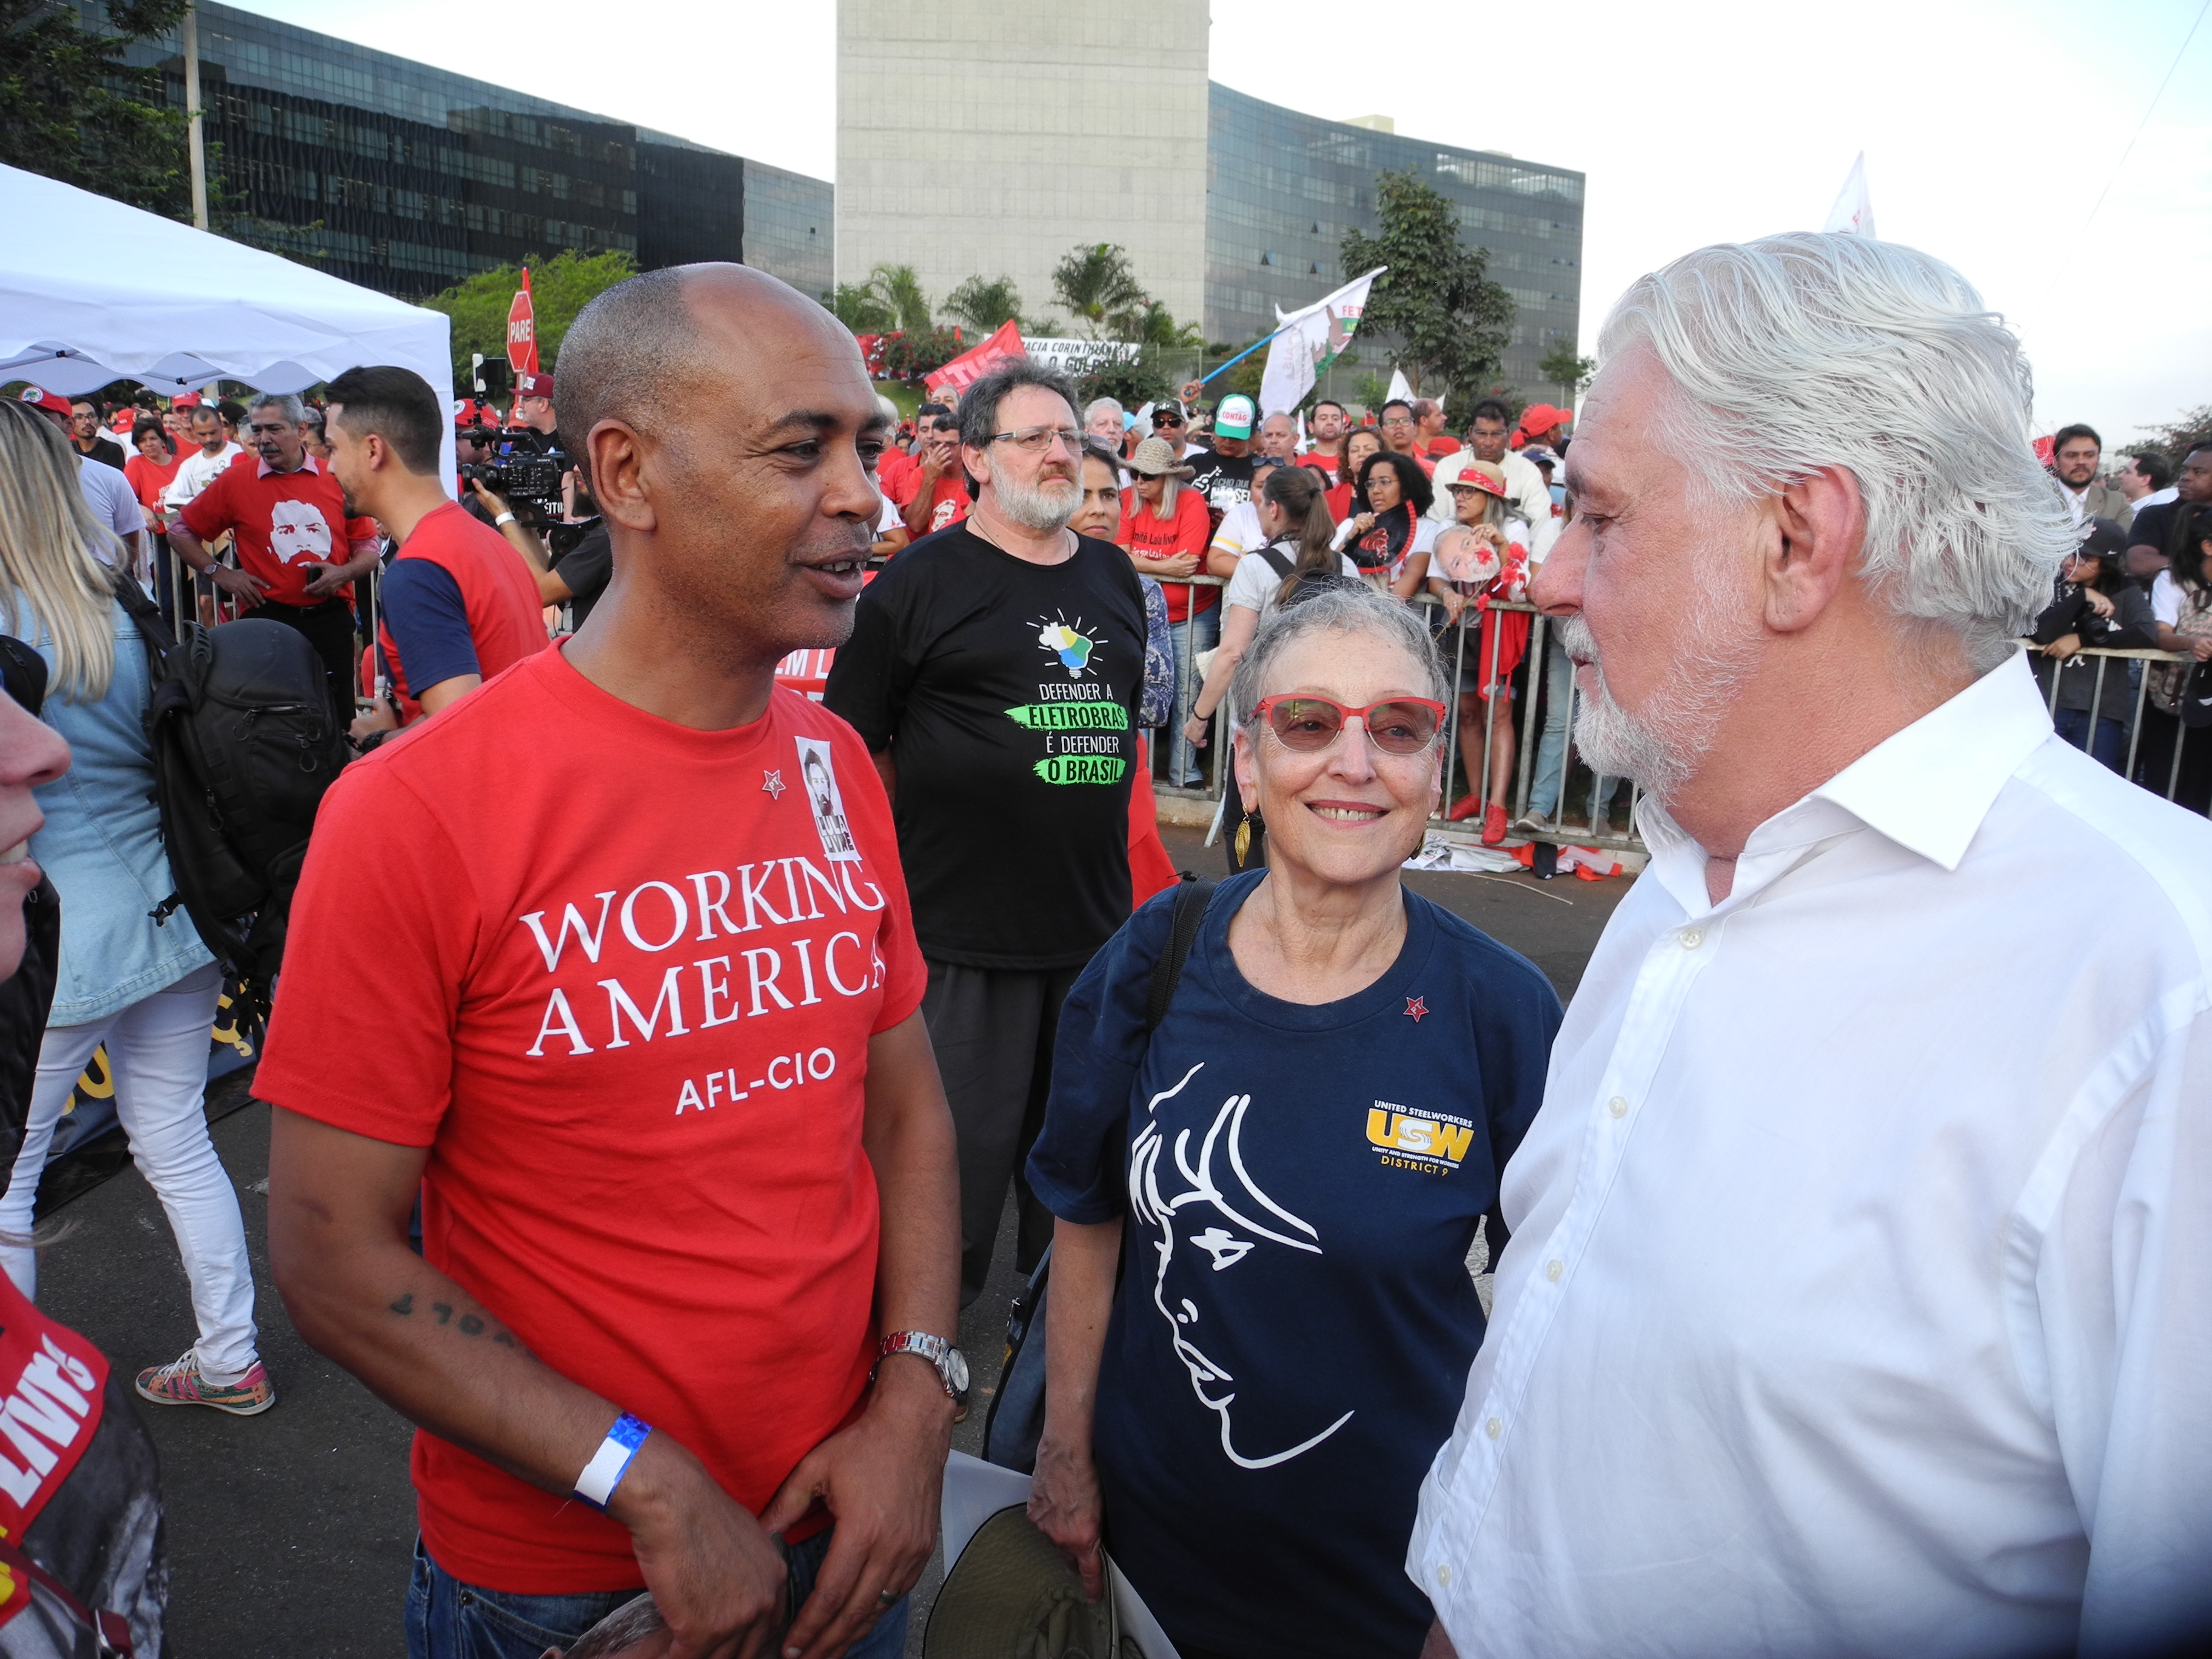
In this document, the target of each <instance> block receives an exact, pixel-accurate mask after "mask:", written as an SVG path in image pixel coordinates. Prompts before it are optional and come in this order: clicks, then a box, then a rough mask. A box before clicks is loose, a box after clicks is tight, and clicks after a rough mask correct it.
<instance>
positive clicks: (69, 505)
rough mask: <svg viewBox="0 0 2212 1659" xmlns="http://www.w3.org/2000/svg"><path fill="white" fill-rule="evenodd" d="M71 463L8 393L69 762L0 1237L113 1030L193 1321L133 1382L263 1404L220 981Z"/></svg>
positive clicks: (37, 607)
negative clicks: (39, 1029)
mask: <svg viewBox="0 0 2212 1659" xmlns="http://www.w3.org/2000/svg"><path fill="white" fill-rule="evenodd" d="M74 459H75V458H74V457H73V456H71V455H70V453H69V450H68V447H67V446H66V445H65V444H64V443H63V441H62V438H61V435H60V433H59V431H58V429H57V428H55V427H54V426H53V425H52V423H51V422H48V421H47V420H46V417H45V416H42V415H40V414H38V413H37V412H35V411H34V410H31V409H29V408H27V406H25V405H24V404H21V403H16V402H13V401H9V402H5V403H0V628H4V629H5V631H7V632H9V633H11V634H13V635H15V636H16V637H18V638H20V639H22V640H24V641H27V642H28V643H30V644H31V645H32V646H33V647H34V648H35V649H36V650H37V651H38V653H40V655H41V656H42V657H44V658H45V659H46V663H47V666H48V670H49V677H50V678H49V690H48V693H47V696H46V709H45V719H46V723H47V724H48V725H50V726H52V727H53V728H54V729H55V730H56V731H58V732H60V733H61V735H62V736H63V737H64V738H67V739H68V740H69V743H70V749H71V750H72V751H73V753H74V755H75V761H74V763H73V764H72V765H71V766H70V769H69V770H68V772H66V773H65V774H64V775H62V776H61V777H59V778H58V779H57V780H55V781H53V782H52V783H49V784H46V785H45V786H43V787H40V789H39V790H38V791H37V794H38V801H39V805H40V810H41V811H44V812H45V814H46V827H45V828H43V829H40V831H39V832H38V833H37V834H36V835H34V836H32V837H31V840H30V854H31V856H32V857H33V859H35V860H37V861H38V863H39V864H40V866H41V867H42V868H43V869H44V870H45V871H46V875H47V877H48V878H50V879H51V880H52V883H53V884H54V887H55V890H57V891H58V893H59V894H60V896H61V914H62V940H61V960H60V969H59V973H58V977H57V981H56V983H55V987H54V1003H53V1012H52V1014H51V1015H50V1016H49V1017H48V1019H47V1024H46V1037H45V1040H44V1042H42V1043H41V1045H40V1050H39V1069H38V1079H37V1081H36V1083H35V1085H33V1090H32V1096H31V1109H30V1118H29V1121H28V1122H27V1123H26V1124H25V1126H24V1130H23V1144H22V1146H21V1150H20V1151H19V1152H18V1153H17V1155H16V1158H15V1171H14V1175H13V1176H12V1178H11V1179H10V1181H9V1184H8V1191H7V1195H6V1196H5V1198H0V1236H4V1237H8V1238H11V1239H15V1240H21V1239H25V1238H27V1237H28V1236H29V1234H30V1231H31V1227H32V1206H33V1203H34V1202H35V1200H36V1199H37V1197H38V1190H39V1177H40V1174H41V1173H42V1171H43V1170H44V1169H45V1167H46V1152H47V1150H48V1148H49V1147H50V1146H52V1143H53V1135H54V1126H55V1125H56V1123H58V1121H60V1118H61V1113H62V1107H63V1104H64V1103H65V1102H66V1101H67V1100H68V1098H69V1095H70V1090H71V1089H72V1088H74V1087H75V1086H76V1080H77V1078H78V1076H79V1075H80V1074H81V1073H82V1071H83V1069H84V1066H85V1063H86V1062H87V1061H88V1060H90V1059H91V1057H92V1053H93V1050H94V1049H95V1048H98V1047H100V1045H101V1044H102V1043H105V1044H106V1047H107V1065H108V1072H109V1075H110V1076H111V1077H112V1079H113V1081H114V1085H115V1108H116V1115H117V1116H118V1118H119V1119H120V1120H121V1121H122V1124H123V1128H124V1133H125V1134H126V1135H128V1136H129V1138H130V1141H131V1157H132V1158H134V1159H135V1160H136V1161H137V1165H138V1168H139V1170H140V1172H141V1173H143V1175H144V1176H145V1177H146V1179H147V1181H148V1182H149V1184H150V1185H151V1186H152V1187H153V1188H154V1191H155V1194H157V1195H158V1196H159V1197H160V1199H161V1207H162V1209H163V1210H164V1211H166V1212H167V1214H168V1218H169V1225H170V1227H171V1228H172V1229H173V1231H175V1233H176V1236H177V1243H178V1245H179V1248H180V1249H181V1250H182V1251H183V1254H184V1262H185V1277H186V1278H187V1279H189V1280H190V1282H191V1296H192V1312H193V1315H194V1316H195V1318H196V1320H197V1323H198V1327H199V1340H198V1341H197V1342H196V1343H195V1344H194V1345H193V1346H192V1347H191V1350H190V1351H189V1352H186V1353H185V1355H184V1356H183V1358H179V1359H178V1360H176V1361H174V1362H173V1363H172V1364H167V1365H157V1366H155V1367H153V1368H151V1369H149V1370H145V1371H143V1372H141V1373H140V1374H139V1376H138V1393H139V1395H141V1396H142V1397H143V1398H144V1399H146V1400H149V1401H153V1402H154V1403H155V1404H157V1405H164V1406H211V1407H215V1408H216V1409H217V1410H220V1411H226V1412H229V1413H234V1414H235V1415H238V1416H252V1415H253V1414H255V1413H259V1412H264V1411H266V1410H268V1409H269V1407H270V1406H272V1405H274V1404H276V1391H275V1389H272V1388H271V1387H270V1383H269V1375H268V1372H267V1371H266V1370H264V1368H263V1366H262V1364H261V1360H260V1356H259V1354H258V1352H256V1346H255V1342H256V1336H257V1332H256V1330H255V1328H254V1322H253V1274H252V1267H251V1265H250V1264H249V1262H248V1261H247V1259H246V1229H245V1225H244V1223H243V1221H242V1220H241V1218H240V1215H239V1209H238V1194H237V1192H236V1191H235V1190H234V1188H233V1187H232V1186H231V1183H230V1177H229V1176H228V1174H227V1173H226V1172H225V1171H224V1170H223V1167H222V1162H221V1160H220V1159H218V1158H216V1152H215V1146H214V1145H213V1143H212V1142H211V1141H210V1139H209V1138H208V1128H207V1119H206V1116H205V1114H204V1112H203V1111H202V1109H201V1099H202V1096H203V1092H204V1086H205V1084H206V1081H207V1056H208V1033H209V1028H210V1026H211V1025H212V1024H213V1023H214V1019H215V1012H216V1000H217V998H218V995H219V994H220V992H221V989H222V987H221V982H220V976H219V975H218V973H217V970H216V966H215V960H214V958H213V957H211V956H210V954H209V952H208V950H207V947H206V946H205V945H204V944H202V943H201V941H200V938H199V935H198V933H196V932H195V931H194V930H193V927H192V924H191V920H190V919H189V918H188V917H187V916H186V915H185V913H184V912H183V911H181V910H179V911H177V912H175V913H173V914H172V915H169V916H168V917H167V919H166V920H165V921H160V922H156V921H155V920H154V919H153V916H152V915H151V913H152V912H153V911H154V910H155V908H156V907H158V906H159V905H160V904H161V902H162V901H163V900H164V899H166V898H167V897H168V896H170V894H171V893H172V892H173V890H174V884H173V882H172V880H171V879H170V875H169V866H168V860H167V858H166V857H165V856H164V855H163V854H162V851H161V835H160V827H161V826H160V817H159V814H158V813H157V811H156V810H155V806H154V804H153V800H152V794H153V788H154V768H153V754H152V750H151V747H150V746H149V743H148V740H147V738H146V732H145V727H144V724H143V720H144V715H145V711H146V703H147V697H148V695H149V688H150V676H149V671H148V668H147V662H146V653H145V647H144V644H143V641H141V640H140V638H139V635H138V629H137V623H134V622H132V621H131V617H129V615H128V614H127V613H126V612H125V611H124V609H123V607H122V606H121V605H118V603H117V602H116V600H115V598H114V596H113V591H112V588H111V587H110V586H109V581H110V574H109V562H110V561H112V558H113V557H114V556H116V555H118V554H119V551H120V550H119V548H118V547H116V546H114V545H112V544H113V543H114V540H115V538H114V537H113V536H112V534H111V533H110V532H107V531H106V530H104V529H102V528H100V526H97V525H96V524H95V523H94V520H93V519H92V516H91V514H90V513H89V512H88V510H87V509H86V507H85V505H84V497H83V495H82V492H81V491H80V490H79V489H78V488H77V482H76V473H75V468H74V465H73V463H74ZM0 1266H4V1267H5V1268H6V1270H7V1273H8V1275H9V1278H10V1279H13V1280H14V1281H15V1285H16V1286H17V1288H18V1289H20V1290H21V1291H22V1292H23V1293H24V1294H25V1295H26V1296H33V1295H34V1294H35V1293H36V1291H37V1287H38V1267H37V1256H36V1255H35V1253H34V1252H33V1250H32V1249H30V1248H27V1246H24V1245H21V1244H9V1245H5V1246H0Z"/></svg>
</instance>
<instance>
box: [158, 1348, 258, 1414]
mask: <svg viewBox="0 0 2212 1659" xmlns="http://www.w3.org/2000/svg"><path fill="white" fill-rule="evenodd" d="M138 1397H139V1398H140V1399H141V1400H150V1401H153V1402H154V1403H155V1405H157V1406H212V1407H215V1408H216V1410H217V1411H219V1412H228V1413H230V1414H231V1415H232V1416H233V1417H258V1416H259V1415H260V1414H261V1413H263V1412H265V1411H267V1410H268V1409H269V1408H270V1407H271V1406H273V1405H275V1404H276V1385H275V1384H274V1383H271V1382H270V1380H269V1373H268V1371H267V1370H265V1369H264V1367H263V1365H262V1364H261V1362H260V1361H259V1360H258V1359H257V1360H255V1361H254V1362H253V1369H252V1370H250V1371H248V1372H246V1375H245V1376H241V1377H240V1378H239V1379H238V1381H237V1382H235V1383H223V1384H222V1385H221V1386H220V1387H218V1386H217V1385H216V1384H215V1383H210V1382H209V1381H208V1380H207V1378H205V1377H204V1376H201V1375H200V1366H199V1361H198V1360H197V1359H196V1358H193V1356H192V1354H191V1352H189V1351H187V1352H186V1353H185V1357H184V1358H182V1359H179V1360H174V1361H172V1362H171V1363H170V1364H167V1365H155V1366H154V1367H152V1368H151V1369H150V1370H143V1371H141V1372H139V1373H138Z"/></svg>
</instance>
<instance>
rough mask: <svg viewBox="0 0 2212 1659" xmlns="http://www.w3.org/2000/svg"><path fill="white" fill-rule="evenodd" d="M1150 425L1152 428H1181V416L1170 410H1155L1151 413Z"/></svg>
mask: <svg viewBox="0 0 2212 1659" xmlns="http://www.w3.org/2000/svg"><path fill="white" fill-rule="evenodd" d="M1152 424H1153V425H1154V426H1181V425H1182V416H1180V415H1178V414H1177V413H1176V411H1175V410H1172V409H1156V410H1153V411H1152Z"/></svg>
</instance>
